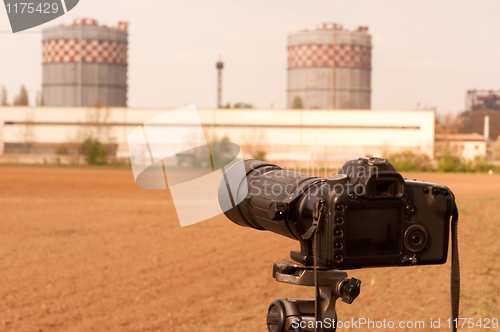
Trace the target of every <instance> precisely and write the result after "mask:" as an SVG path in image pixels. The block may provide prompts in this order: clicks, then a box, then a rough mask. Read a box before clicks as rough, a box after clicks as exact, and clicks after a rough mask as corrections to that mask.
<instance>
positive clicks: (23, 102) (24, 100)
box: [0, 84, 43, 106]
mask: <svg viewBox="0 0 500 332" xmlns="http://www.w3.org/2000/svg"><path fill="white" fill-rule="evenodd" d="M29 104H30V102H29V96H28V90H27V89H26V87H25V86H24V84H23V85H21V88H20V90H19V93H18V94H17V95H16V96H15V97H14V100H13V101H12V106H29ZM10 105H11V104H10V103H9V99H8V94H7V89H6V88H5V86H3V85H2V87H1V88H0V106H10ZM36 105H37V106H43V97H42V95H41V93H40V92H38V95H37V97H36Z"/></svg>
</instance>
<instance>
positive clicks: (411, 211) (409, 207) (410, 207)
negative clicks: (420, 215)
mask: <svg viewBox="0 0 500 332" xmlns="http://www.w3.org/2000/svg"><path fill="white" fill-rule="evenodd" d="M405 210H406V213H407V214H410V215H412V214H414V213H415V210H416V208H415V205H414V204H412V203H409V204H407V205H406V208H405Z"/></svg>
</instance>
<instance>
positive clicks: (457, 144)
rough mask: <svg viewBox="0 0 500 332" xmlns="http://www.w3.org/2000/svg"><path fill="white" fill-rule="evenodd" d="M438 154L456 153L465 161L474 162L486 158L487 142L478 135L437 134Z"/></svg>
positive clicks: (436, 146)
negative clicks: (478, 158) (477, 158)
mask: <svg viewBox="0 0 500 332" xmlns="http://www.w3.org/2000/svg"><path fill="white" fill-rule="evenodd" d="M435 149H436V154H439V153H441V152H444V151H451V152H454V153H456V154H457V155H458V156H460V157H461V159H463V160H467V161H472V160H474V159H475V158H476V157H485V156H486V141H485V139H484V136H483V135H481V134H478V133H472V134H436V145H435Z"/></svg>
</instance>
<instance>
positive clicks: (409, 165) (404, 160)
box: [387, 151, 432, 172]
mask: <svg viewBox="0 0 500 332" xmlns="http://www.w3.org/2000/svg"><path fill="white" fill-rule="evenodd" d="M387 160H388V161H389V162H390V163H391V164H392V166H394V168H395V169H396V171H398V172H414V171H430V170H431V169H432V167H431V160H430V158H429V156H427V155H425V154H416V153H414V152H412V151H401V152H396V153H391V154H389V155H388V156H387Z"/></svg>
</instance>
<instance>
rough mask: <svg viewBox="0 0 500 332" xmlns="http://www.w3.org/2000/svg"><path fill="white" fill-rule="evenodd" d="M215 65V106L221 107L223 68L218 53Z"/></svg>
mask: <svg viewBox="0 0 500 332" xmlns="http://www.w3.org/2000/svg"><path fill="white" fill-rule="evenodd" d="M215 66H216V68H217V108H222V68H224V63H223V62H222V60H221V57H220V55H219V61H217V63H216V65H215Z"/></svg>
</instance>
